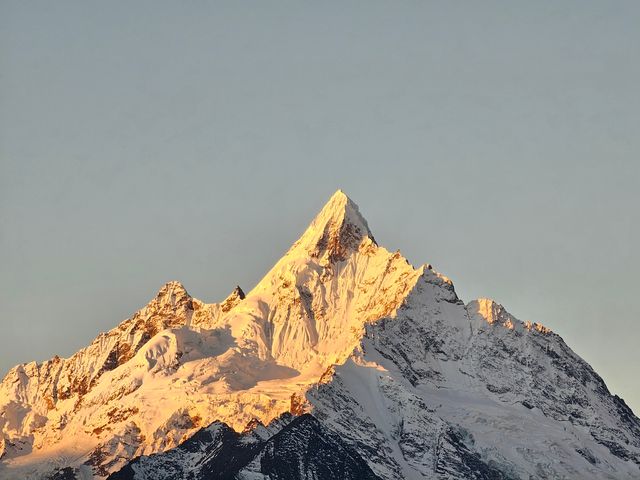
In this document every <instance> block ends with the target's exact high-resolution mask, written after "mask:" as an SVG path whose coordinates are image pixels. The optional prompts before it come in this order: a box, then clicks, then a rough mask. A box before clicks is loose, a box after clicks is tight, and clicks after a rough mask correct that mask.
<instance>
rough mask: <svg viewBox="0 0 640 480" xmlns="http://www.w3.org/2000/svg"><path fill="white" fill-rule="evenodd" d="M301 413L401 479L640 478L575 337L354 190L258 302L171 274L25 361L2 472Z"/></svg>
mask: <svg viewBox="0 0 640 480" xmlns="http://www.w3.org/2000/svg"><path fill="white" fill-rule="evenodd" d="M290 410H292V411H294V413H300V412H301V411H309V412H311V413H312V414H314V415H315V416H316V417H317V418H318V419H320V420H321V421H322V422H323V423H324V424H325V425H326V426H327V427H329V428H330V429H331V430H333V431H334V432H335V433H338V434H340V435H341V436H342V437H343V438H344V439H346V440H347V441H348V442H349V443H350V444H351V445H352V446H353V447H354V448H355V449H356V450H357V451H358V452H359V453H360V454H361V456H362V457H363V458H364V459H365V460H367V462H368V463H369V465H370V467H371V468H372V469H373V471H374V472H375V473H376V474H378V475H379V476H380V477H382V478H387V479H396V478H404V479H425V478H465V474H464V473H463V472H464V469H465V468H466V466H465V461H464V460H461V458H463V457H464V456H465V455H467V453H468V454H469V455H474V457H473V458H475V459H477V460H478V461H480V462H482V463H483V464H486V465H488V466H489V468H497V469H498V470H500V471H501V472H505V475H506V476H505V477H504V478H526V479H528V478H611V479H625V478H629V479H631V478H639V477H640V421H639V420H638V419H637V418H636V417H635V416H634V415H633V414H632V413H631V411H630V410H629V409H628V408H627V407H626V405H624V402H622V401H621V400H620V399H618V398H617V397H615V396H611V395H610V394H609V392H608V390H607V389H606V386H605V385H604V382H603V381H602V379H600V377H599V376H598V375H597V374H596V373H595V372H594V371H593V370H592V369H591V368H590V367H589V365H588V364H586V363H585V362H584V361H583V360H582V359H580V358H579V357H578V356H577V355H575V354H574V353H573V352H572V351H571V350H570V349H569V348H568V347H567V346H566V344H565V343H564V342H563V341H562V339H561V338H560V337H559V336H557V335H555V334H554V333H553V332H551V331H550V330H549V329H547V328H545V327H543V326H542V325H540V324H529V323H527V324H524V323H522V322H520V321H519V320H517V319H516V318H514V317H513V316H511V315H510V314H509V313H507V312H506V310H505V309H504V308H503V307H502V306H500V305H499V304H497V303H495V302H493V301H491V300H487V299H479V300H475V301H473V302H471V303H469V304H468V305H466V306H465V305H464V304H463V302H462V301H460V300H459V299H458V297H457V296H456V293H455V290H454V288H453V284H452V283H451V281H450V280H449V279H447V278H446V277H445V276H443V275H441V274H439V273H437V272H436V271H435V270H433V269H432V267H431V266H430V265H423V266H421V267H419V268H414V267H413V266H412V265H411V264H409V262H408V261H407V260H406V259H405V258H404V257H402V255H401V254H400V253H399V252H395V253H392V252H389V251H387V250H386V249H384V248H383V247H380V246H378V245H377V244H376V242H375V240H374V238H373V236H372V234H371V231H370V230H369V227H368V225H367V222H366V220H364V218H363V217H362V216H361V214H360V212H359V209H358V207H357V205H355V203H353V202H352V201H351V200H350V199H349V198H348V197H347V196H346V195H345V194H344V193H342V192H341V191H338V192H336V193H335V194H334V195H333V196H332V197H331V199H330V200H329V202H328V203H327V204H326V205H325V207H324V208H323V209H322V211H321V212H320V213H319V214H318V216H317V217H316V218H315V219H314V220H313V222H312V223H311V225H310V226H309V227H308V229H307V230H306V231H305V232H304V233H303V235H302V237H301V238H300V239H299V240H298V241H297V242H295V243H294V244H293V246H292V247H291V248H290V249H289V251H288V252H287V253H286V254H285V255H284V256H283V257H282V258H281V259H280V260H279V261H278V262H277V263H276V265H275V266H274V267H273V268H272V269H271V271H270V272H268V273H267V274H266V275H265V277H264V278H263V279H262V280H261V281H260V282H259V283H258V285H257V286H256V287H255V288H254V289H253V290H251V291H250V292H249V293H248V294H247V295H246V296H245V295H244V294H243V293H242V291H241V290H240V289H236V290H234V291H233V292H232V294H231V295H230V296H229V297H228V298H227V299H225V300H224V301H222V302H220V303H217V304H206V303H203V302H201V301H199V300H197V299H194V298H192V297H190V296H189V294H188V293H187V292H186V290H185V289H184V287H183V286H182V285H181V284H180V283H178V282H169V283H168V284H166V285H165V286H164V287H162V289H161V290H160V291H159V292H158V295H157V296H156V297H155V298H154V299H153V300H151V302H150V303H149V304H148V305H147V306H145V307H144V308H143V309H141V310H140V311H138V312H137V313H136V314H135V315H134V316H133V317H131V318H130V319H128V320H125V321H124V322H122V323H121V324H120V325H118V326H117V327H116V328H114V329H113V330H111V331H109V332H107V333H102V334H100V335H99V336H98V337H97V338H96V339H95V340H94V342H93V343H92V344H91V345H89V346H88V347H86V348H85V349H82V350H80V351H79V352H77V353H76V354H75V355H73V356H72V357H70V358H68V359H62V358H59V357H54V358H53V359H51V360H49V361H46V362H43V363H42V364H36V363H35V362H32V363H28V364H22V365H18V366H16V367H14V368H13V369H12V370H11V371H10V372H9V373H8V374H7V376H6V377H5V378H4V380H3V381H2V383H1V384H0V479H10V478H34V479H35V478H43V477H44V476H45V474H46V473H49V472H52V471H53V470H54V469H55V468H57V467H66V466H72V467H76V468H78V472H79V474H80V476H81V477H82V478H105V477H106V476H107V475H108V474H109V473H110V472H113V471H115V470H118V469H119V468H120V467H122V466H123V465H124V464H125V463H126V462H127V461H129V460H131V459H132V458H134V457H136V456H139V455H142V454H145V455H149V454H152V453H156V452H162V451H165V450H167V449H170V448H172V447H175V446H176V445H178V444H179V443H181V442H182V441H184V440H185V439H186V438H188V437H189V436H191V435H192V434H193V433H194V432H195V431H197V430H198V429H199V428H201V427H203V426H207V425H209V424H211V423H212V422H214V421H222V422H225V423H227V424H228V425H229V426H231V427H232V428H234V429H236V430H239V431H240V430H243V429H244V428H245V426H246V425H247V424H249V423H250V422H252V421H253V422H252V425H259V424H258V423H257V422H255V420H258V421H259V422H261V423H262V424H264V425H268V424H269V423H270V422H271V421H272V420H273V419H275V418H277V417H279V416H280V415H281V414H282V413H284V412H287V411H290ZM262 428H264V427H262ZM256 434H259V432H256Z"/></svg>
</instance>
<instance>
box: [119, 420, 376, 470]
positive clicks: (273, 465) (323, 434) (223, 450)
mask: <svg viewBox="0 0 640 480" xmlns="http://www.w3.org/2000/svg"><path fill="white" fill-rule="evenodd" d="M284 421H288V422H289V423H288V424H286V425H285V426H284V427H282V428H281V429H280V430H279V431H277V433H275V434H273V435H271V436H269V437H267V438H263V437H264V431H266V430H267V429H265V427H262V430H263V432H262V434H259V433H257V432H256V431H253V432H247V433H244V434H238V433H236V432H235V431H233V430H232V429H230V428H229V427H227V426H226V425H225V424H223V423H218V422H216V423H214V424H212V425H210V426H209V427H207V428H205V429H202V430H200V431H199V432H198V433H196V434H195V435H194V436H193V437H191V438H190V439H189V440H187V441H185V442H184V443H183V444H181V445H180V446H178V447H177V448H175V449H173V450H170V451H168V452H165V453H161V454H156V455H151V456H149V457H144V456H143V457H139V458H137V459H135V460H133V461H131V462H130V463H129V464H127V465H126V466H125V467H124V468H122V469H121V470H120V471H118V472H116V473H113V474H111V476H109V477H108V478H109V480H143V479H145V480H147V479H148V480H151V479H154V480H156V479H157V480H161V479H167V480H168V479H190V480H232V479H236V478H239V476H242V475H251V478H259V476H260V475H262V476H263V478H265V479H267V478H268V479H274V480H276V479H278V480H297V479H313V480H379V477H377V476H376V475H374V473H373V472H372V470H371V469H370V468H369V466H368V465H367V462H365V461H364V460H363V459H362V457H360V456H359V455H358V454H357V453H356V452H355V451H354V450H352V449H351V448H350V447H349V446H347V445H346V443H344V442H343V441H342V440H341V439H340V438H339V437H338V436H336V435H334V434H332V433H330V432H329V431H327V430H326V429H325V428H324V427H323V426H322V425H321V424H320V423H319V422H318V420H316V419H315V418H314V417H313V416H312V415H310V414H305V415H302V416H300V417H296V418H293V419H291V418H290V417H289V416H288V417H287V418H286V419H284ZM257 428H261V427H260V426H258V427H257Z"/></svg>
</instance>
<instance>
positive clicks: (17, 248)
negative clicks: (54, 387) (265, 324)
mask: <svg viewBox="0 0 640 480" xmlns="http://www.w3.org/2000/svg"><path fill="white" fill-rule="evenodd" d="M638 25H640V2H638V1H637V0H632V1H626V2H625V1H616V2H603V1H587V0H579V1H577V0H576V1H569V0H567V1H562V2H557V1H555V0H553V1H536V2H531V1H522V2H518V1H504V2H490V1H484V2H476V1H469V2H453V1H451V2H450V1H446V2H445V1H441V2H432V1H407V2H389V1H381V2H376V1H367V2H362V1H357V2H348V1H339V2H338V1H335V2H333V1H324V2H262V1H260V2H236V1H233V2H202V1H190V2H175V1H170V2H160V1H157V0H154V1H149V2H144V1H135V2H131V1H122V2H116V1H110V2H86V1H82V2H68V1H56V2H51V1H45V2H41V3H38V2H22V1H15V2H12V1H4V2H2V4H1V7H0V162H1V165H0V166H1V172H0V265H1V267H0V272H1V275H0V282H1V283H0V371H1V372H2V373H0V375H3V374H4V372H6V370H7V369H8V368H10V367H11V366H12V365H14V364H16V363H18V362H24V361H29V360H38V361H41V360H44V359H47V358H50V357H51V356H53V355H54V354H60V355H62V356H68V355H70V354H72V353H73V352H75V351H76V350H77V349H79V348H80V347H82V346H84V345H87V344H88V343H89V342H90V341H91V339H92V338H94V337H95V336H96V335H97V334H98V333H99V332H100V331H106V330H108V329H110V328H112V327H114V326H115V325H116V324H117V323H119V322H120V321H121V320H123V319H125V318H127V317H128V316H130V315H131V314H132V313H133V312H134V311H135V310H136V309H138V308H139V307H141V306H143V305H144V304H145V303H146V302H147V301H148V300H149V299H150V298H151V297H152V296H153V295H154V294H155V292H156V290H157V289H158V288H159V287H160V286H161V285H162V284H163V283H164V282H166V281H168V280H172V279H177V280H180V281H182V282H183V283H184V284H185V286H186V287H187V289H188V290H189V291H190V293H191V294H192V295H194V296H196V297H198V298H200V299H203V300H205V301H210V302H211V301H217V300H220V299H222V298H224V297H225V296H226V295H227V293H229V292H230V291H231V289H232V288H233V287H234V286H235V285H236V284H240V285H241V286H242V287H243V288H245V289H250V288H251V287H253V286H254V285H255V283H256V282H257V281H258V280H259V279H260V277H261V276H262V275H263V274H264V273H265V272H266V271H267V270H268V268H269V267H270V266H271V265H272V264H273V263H274V262H275V260H277V259H278V258H279V257H280V255H281V254H282V253H283V252H284V251H285V250H286V249H287V248H288V247H289V245H290V244H291V243H292V242H293V241H294V240H295V239H296V238H297V237H298V236H299V234H300V233H301V232H302V230H303V229H304V228H305V227H306V225H307V223H308V222H309V221H310V220H311V219H312V217H313V216H314V215H315V213H316V212H317V210H319V209H320V207H321V206H322V205H323V204H324V202H325V201H326V200H327V199H328V198H329V196H330V195H331V194H332V193H333V192H334V191H335V190H336V189H337V188H342V189H343V190H345V191H346V192H347V194H349V195H350V196H351V197H352V198H353V199H354V201H355V202H356V203H358V204H359V205H360V209H361V211H362V213H363V214H364V216H365V217H366V218H367V219H368V221H369V225H370V227H371V229H372V231H373V232H374V234H375V236H376V239H377V240H378V242H379V243H381V244H382V245H384V246H386V247H387V248H388V249H390V250H395V249H400V250H401V251H402V252H403V253H404V254H405V256H407V257H408V258H409V259H410V260H411V261H412V262H413V263H414V264H420V263H424V262H430V263H432V264H433V265H434V266H435V268H436V269H438V270H439V271H441V272H443V273H445V274H446V275H448V276H449V277H450V278H452V280H453V281H454V283H455V285H456V288H457V291H458V294H459V295H460V297H461V298H462V299H463V300H465V301H469V300H471V299H473V298H475V297H479V296H487V297H492V298H494V299H496V300H497V301H499V302H500V303H502V304H504V305H505V306H506V308H507V309H508V310H509V311H510V312H511V313H513V314H514V315H515V316H517V317H518V318H520V319H522V320H532V321H538V322H541V323H543V324H545V325H547V326H549V327H551V328H552V329H553V330H554V331H556V332H558V333H559V334H560V335H562V336H563V337H564V339H565V340H566V342H567V343H568V344H569V345H570V346H571V347H572V348H574V349H575V350H576V352H577V353H579V354H580V355H582V356H583V357H584V358H585V359H586V360H587V361H588V362H589V363H591V365H593V366H594V368H595V369H596V370H597V371H598V372H599V373H600V374H601V375H602V376H603V377H604V379H605V381H606V382H607V385H608V386H609V387H610V389H611V390H612V392H614V393H617V394H619V395H621V396H622V397H623V398H625V399H626V400H627V402H628V403H629V404H630V405H631V406H632V408H634V410H635V412H636V413H639V412H640V383H639V375H638V367H639V366H640V348H639V347H638V340H639V338H640V301H639V296H638V292H639V289H640V275H639V273H640V255H638V250H637V249H638V246H639V245H640V131H639V127H640V28H639V27H638Z"/></svg>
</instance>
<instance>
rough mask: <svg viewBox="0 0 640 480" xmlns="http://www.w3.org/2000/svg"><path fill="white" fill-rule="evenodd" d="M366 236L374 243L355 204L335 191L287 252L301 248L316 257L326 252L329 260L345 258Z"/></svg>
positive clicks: (340, 191)
mask: <svg viewBox="0 0 640 480" xmlns="http://www.w3.org/2000/svg"><path fill="white" fill-rule="evenodd" d="M366 237H368V238H370V239H371V240H373V241H374V243H375V240H374V239H373V235H372V233H371V231H370V230H369V225H368V224H367V221H366V220H365V219H364V217H363V216H362V215H361V214H360V209H359V208H358V205H356V204H355V203H354V202H353V201H352V200H351V199H350V198H349V197H348V196H347V195H346V194H345V193H344V192H343V191H342V190H338V191H336V192H335V193H334V194H333V195H332V196H331V198H330V199H329V201H328V202H327V203H326V204H325V206H324V207H323V208H322V210H321V211H320V213H318V215H317V216H316V217H315V218H314V219H313V221H312V222H311V224H310V225H309V227H308V228H307V230H306V231H305V232H304V234H303V235H302V237H300V239H299V240H298V241H297V242H296V243H295V244H294V245H293V246H292V248H291V250H290V252H289V253H290V254H291V253H293V252H301V251H302V252H304V253H306V254H308V255H310V256H312V257H315V258H321V257H323V256H324V255H326V259H327V260H329V261H335V260H344V259H345V258H346V257H347V256H348V254H349V253H351V252H353V251H354V250H356V249H357V248H358V246H359V245H360V243H361V242H362V240H363V239H364V238H366Z"/></svg>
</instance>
